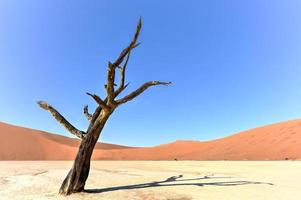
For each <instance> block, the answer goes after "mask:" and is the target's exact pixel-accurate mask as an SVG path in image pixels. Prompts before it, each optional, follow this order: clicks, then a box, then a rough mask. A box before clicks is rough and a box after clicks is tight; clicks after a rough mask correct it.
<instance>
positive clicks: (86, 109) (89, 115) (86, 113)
mask: <svg viewBox="0 0 301 200" xmlns="http://www.w3.org/2000/svg"><path fill="white" fill-rule="evenodd" d="M84 114H85V116H86V117H87V119H88V121H91V119H92V115H91V114H90V113H89V109H88V105H85V107H84Z"/></svg>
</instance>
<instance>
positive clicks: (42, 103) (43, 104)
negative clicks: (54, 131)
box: [37, 101, 86, 139]
mask: <svg viewBox="0 0 301 200" xmlns="http://www.w3.org/2000/svg"><path fill="white" fill-rule="evenodd" d="M37 103H38V104H39V106H40V107H41V108H43V109H44V110H46V111H48V112H50V113H51V115H52V116H53V117H54V118H55V119H56V120H57V121H58V122H59V123H60V124H61V125H62V126H63V127H64V128H65V129H67V130H68V131H69V132H70V133H72V134H73V135H75V136H77V137H78V138H80V139H82V138H84V137H85V134H86V133H85V132H84V131H80V130H78V129H77V128H75V127H74V126H73V125H72V124H70V122H68V121H67V120H66V119H65V117H63V116H62V115H61V114H60V113H59V112H58V111H57V110H56V109H55V108H53V107H52V106H51V105H50V104H48V103H46V102H45V101H38V102H37Z"/></svg>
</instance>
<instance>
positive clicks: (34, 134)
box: [0, 120, 301, 160]
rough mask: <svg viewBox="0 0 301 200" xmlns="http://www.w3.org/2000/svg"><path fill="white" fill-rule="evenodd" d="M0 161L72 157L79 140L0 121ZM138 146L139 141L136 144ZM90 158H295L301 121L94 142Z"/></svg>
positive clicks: (299, 147) (300, 153) (298, 153)
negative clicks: (206, 135) (225, 132)
mask: <svg viewBox="0 0 301 200" xmlns="http://www.w3.org/2000/svg"><path fill="white" fill-rule="evenodd" d="M0 136H1V138H2V139H1V140H0V160H73V159H74V157H75V155H76V152H77V150H78V148H77V146H78V144H79V140H76V139H71V138H67V137H63V136H60V135H55V134H50V133H46V132H42V131H38V130H33V129H27V128H23V127H17V126H13V125H9V124H5V123H0ZM138 145H139V144H138ZM92 158H93V159H94V160H174V159H178V160H285V159H289V160H299V159H301V120H291V121H287V122H282V123H276V124H272V125H267V126H263V127H259V128H255V129H251V130H247V131H243V132H240V133H237V134H234V135H232V136H229V137H225V138H221V139H218V140H213V141H207V142H199V141H177V142H173V143H170V144H164V145H159V146H155V147H145V148H129V147H125V146H120V145H112V144H105V143H98V144H97V146H96V148H95V150H94V152H93V156H92Z"/></svg>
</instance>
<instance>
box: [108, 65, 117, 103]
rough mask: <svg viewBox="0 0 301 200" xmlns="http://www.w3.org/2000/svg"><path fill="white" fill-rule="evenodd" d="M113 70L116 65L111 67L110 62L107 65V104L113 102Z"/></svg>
mask: <svg viewBox="0 0 301 200" xmlns="http://www.w3.org/2000/svg"><path fill="white" fill-rule="evenodd" d="M115 69H116V65H113V64H112V63H111V62H109V64H108V75H107V85H106V89H107V95H108V103H109V104H110V103H111V102H113V100H114V81H115Z"/></svg>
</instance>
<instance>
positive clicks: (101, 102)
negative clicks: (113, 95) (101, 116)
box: [86, 92, 108, 109]
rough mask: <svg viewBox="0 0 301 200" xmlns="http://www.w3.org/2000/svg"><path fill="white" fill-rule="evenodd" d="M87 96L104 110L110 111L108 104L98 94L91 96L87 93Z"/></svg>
mask: <svg viewBox="0 0 301 200" xmlns="http://www.w3.org/2000/svg"><path fill="white" fill-rule="evenodd" d="M86 94H87V95H89V96H91V97H92V98H93V99H94V100H95V101H96V102H97V103H98V104H99V106H100V107H101V108H102V109H108V106H107V105H106V102H104V101H103V100H102V99H101V98H100V97H99V96H97V95H96V94H91V93H89V92H87V93H86Z"/></svg>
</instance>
